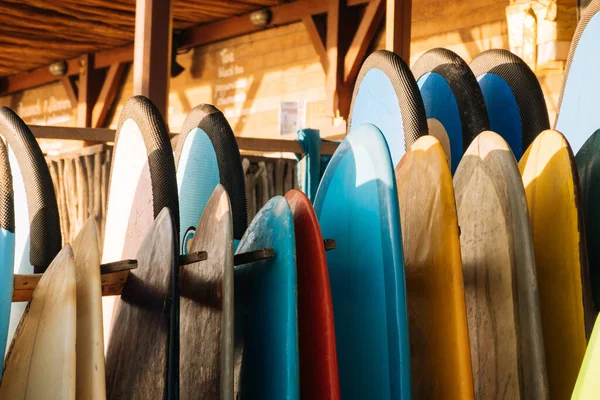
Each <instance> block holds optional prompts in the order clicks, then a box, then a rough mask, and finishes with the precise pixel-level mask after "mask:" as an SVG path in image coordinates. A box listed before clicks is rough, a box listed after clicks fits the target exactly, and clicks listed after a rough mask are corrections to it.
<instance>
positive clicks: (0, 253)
mask: <svg viewBox="0 0 600 400" xmlns="http://www.w3.org/2000/svg"><path fill="white" fill-rule="evenodd" d="M14 263H15V209H14V198H13V187H12V176H11V172H10V164H9V161H8V151H7V150H6V146H5V145H4V142H3V141H2V140H1V139H0V369H1V368H2V367H3V364H4V357H1V355H2V354H5V353H6V342H7V341H8V324H9V321H10V308H11V304H12V294H13V275H14V274H13V269H14ZM1 377H2V373H1V372H0V378H1Z"/></svg>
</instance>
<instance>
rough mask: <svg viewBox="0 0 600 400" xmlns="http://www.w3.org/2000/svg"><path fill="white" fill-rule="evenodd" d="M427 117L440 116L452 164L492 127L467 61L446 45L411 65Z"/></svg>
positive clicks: (456, 164)
mask: <svg viewBox="0 0 600 400" xmlns="http://www.w3.org/2000/svg"><path fill="white" fill-rule="evenodd" d="M412 70H413V72H414V75H415V79H416V80H417V85H418V86H419V90H420V91H421V97H422V98H423V103H424V105H425V112H426V114H427V118H434V119H436V120H438V121H439V122H440V123H441V124H442V126H443V127H444V129H445V130H446V133H447V134H448V139H449V141H450V152H451V154H450V157H449V158H450V161H451V164H450V167H451V170H452V173H454V171H455V170H456V167H457V166H458V163H459V161H460V159H461V158H462V155H463V153H464V152H465V150H466V149H467V148H468V147H469V144H471V141H473V139H475V137H476V136H477V135H479V134H480V133H481V132H483V131H485V130H488V129H490V124H489V121H488V115H487V110H486V108H485V102H484V100H483V94H482V93H481V89H480V88H479V84H478V83H477V79H476V78H475V75H473V72H472V71H471V69H470V68H469V66H468V65H467V63H466V62H465V61H464V60H463V59H462V58H460V57H459V56H458V55H457V54H456V53H454V52H452V51H450V50H447V49H432V50H429V51H427V52H425V53H424V54H423V55H422V56H421V57H419V59H418V60H417V62H416V63H415V65H414V66H413V68H412Z"/></svg>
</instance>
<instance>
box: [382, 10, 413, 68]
mask: <svg viewBox="0 0 600 400" xmlns="http://www.w3.org/2000/svg"><path fill="white" fill-rule="evenodd" d="M411 9H412V0H386V10H385V48H386V50H389V51H393V52H394V53H396V54H398V55H399V56H400V57H402V59H403V60H404V61H405V62H406V64H409V65H410V24H411Z"/></svg>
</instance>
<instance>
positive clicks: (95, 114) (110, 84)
mask: <svg viewBox="0 0 600 400" xmlns="http://www.w3.org/2000/svg"><path fill="white" fill-rule="evenodd" d="M125 70H126V64H125V63H118V64H113V65H111V66H110V67H109V68H108V72H107V73H106V78H105V79H104V83H103V84H102V89H101V90H100V94H99V95H98V99H97V100H96V104H94V108H93V110H92V124H91V125H92V127H93V128H99V127H102V126H103V125H104V123H105V122H106V116H107V115H108V111H109V110H110V109H111V107H112V106H113V104H114V102H115V98H116V95H117V91H118V89H119V86H120V85H121V80H122V78H123V74H124V73H125Z"/></svg>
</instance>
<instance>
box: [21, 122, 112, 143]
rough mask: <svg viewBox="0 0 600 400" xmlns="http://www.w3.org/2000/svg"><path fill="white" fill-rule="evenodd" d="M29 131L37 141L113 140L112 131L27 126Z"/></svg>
mask: <svg viewBox="0 0 600 400" xmlns="http://www.w3.org/2000/svg"><path fill="white" fill-rule="evenodd" d="M29 129H31V132H32V133H33V135H34V136H35V137H36V138H38V139H68V140H85V141H90V142H113V141H114V140H115V131H114V130H113V129H104V128H94V129H92V128H74V127H66V126H40V125H29Z"/></svg>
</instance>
